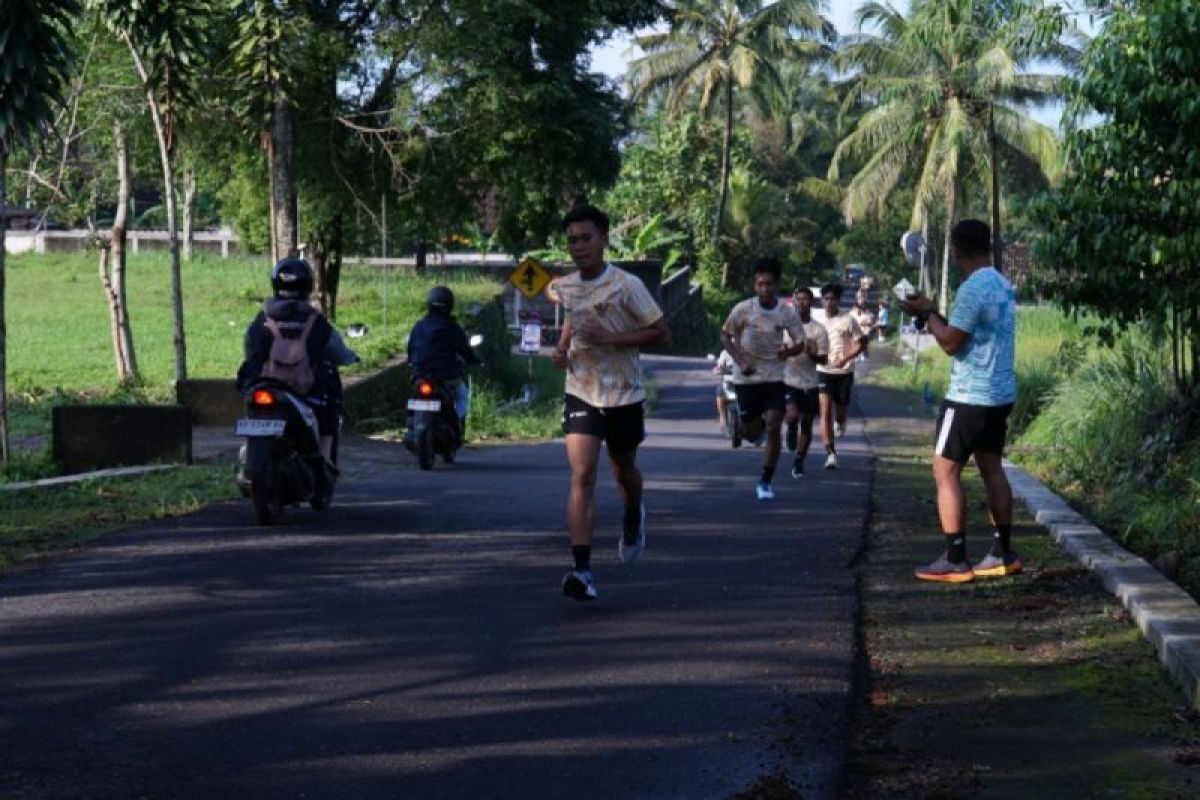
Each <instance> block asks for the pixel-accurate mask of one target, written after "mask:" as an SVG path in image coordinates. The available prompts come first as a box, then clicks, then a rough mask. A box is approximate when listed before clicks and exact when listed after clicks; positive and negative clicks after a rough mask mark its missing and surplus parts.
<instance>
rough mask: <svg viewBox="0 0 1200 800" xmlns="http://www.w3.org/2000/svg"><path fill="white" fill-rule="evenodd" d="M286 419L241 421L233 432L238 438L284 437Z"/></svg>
mask: <svg viewBox="0 0 1200 800" xmlns="http://www.w3.org/2000/svg"><path fill="white" fill-rule="evenodd" d="M286 427H287V420H284V419H239V420H238V421H237V425H236V426H235V427H234V429H233V432H234V434H235V435H237V436H283V429H284V428H286Z"/></svg>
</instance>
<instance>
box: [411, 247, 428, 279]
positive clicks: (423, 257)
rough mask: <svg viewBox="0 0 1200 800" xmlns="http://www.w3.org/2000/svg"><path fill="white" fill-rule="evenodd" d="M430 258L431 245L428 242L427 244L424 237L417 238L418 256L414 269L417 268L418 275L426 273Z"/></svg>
mask: <svg viewBox="0 0 1200 800" xmlns="http://www.w3.org/2000/svg"><path fill="white" fill-rule="evenodd" d="M428 260H429V246H428V245H427V244H425V240H424V239H418V240H417V258H416V263H415V266H414V267H413V269H415V270H416V271H417V274H418V275H424V274H425V266H426V262H427V261H428Z"/></svg>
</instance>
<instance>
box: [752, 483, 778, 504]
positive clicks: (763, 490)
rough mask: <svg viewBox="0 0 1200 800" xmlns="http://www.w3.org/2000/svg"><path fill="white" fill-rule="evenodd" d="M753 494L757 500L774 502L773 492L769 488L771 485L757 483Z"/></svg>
mask: <svg viewBox="0 0 1200 800" xmlns="http://www.w3.org/2000/svg"><path fill="white" fill-rule="evenodd" d="M754 493H755V494H756V495H758V499H759V500H774V499H775V490H774V489H772V488H771V484H769V483H765V482H759V484H758V486H756V487H754Z"/></svg>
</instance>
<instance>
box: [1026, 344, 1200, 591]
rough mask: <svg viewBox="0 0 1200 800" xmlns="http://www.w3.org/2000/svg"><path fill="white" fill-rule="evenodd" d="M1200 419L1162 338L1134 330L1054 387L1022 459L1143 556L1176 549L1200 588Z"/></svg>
mask: <svg viewBox="0 0 1200 800" xmlns="http://www.w3.org/2000/svg"><path fill="white" fill-rule="evenodd" d="M1198 421H1200V420H1198V419H1197V416H1196V409H1195V407H1194V402H1189V401H1187V400H1186V399H1185V398H1181V397H1180V396H1179V394H1178V393H1177V391H1176V389H1175V385H1174V382H1173V380H1172V377H1171V372H1170V367H1169V365H1168V363H1167V362H1166V360H1165V358H1164V352H1163V347H1162V344H1161V342H1160V341H1159V340H1157V339H1156V338H1154V337H1152V336H1150V335H1148V334H1146V333H1144V332H1141V331H1133V332H1130V333H1129V334H1127V335H1126V336H1124V337H1122V338H1121V339H1120V340H1119V341H1118V343H1117V345H1116V346H1115V347H1114V348H1112V349H1097V350H1095V351H1093V352H1092V353H1091V354H1090V355H1089V357H1088V358H1087V360H1086V361H1085V362H1084V363H1083V364H1082V365H1081V366H1080V367H1079V368H1078V369H1077V370H1076V371H1075V372H1074V373H1073V374H1072V375H1070V376H1068V377H1066V378H1064V379H1063V380H1062V381H1061V382H1060V383H1059V384H1058V385H1057V386H1056V387H1055V389H1054V391H1053V392H1052V393H1051V395H1050V398H1049V402H1048V404H1047V405H1046V408H1045V409H1044V410H1043V411H1042V413H1041V414H1040V415H1039V417H1038V418H1037V420H1035V421H1034V423H1033V425H1031V426H1030V428H1029V431H1028V432H1027V433H1026V435H1025V437H1024V439H1023V440H1022V441H1023V442H1024V443H1029V444H1032V445H1035V446H1036V447H1037V450H1035V451H1034V452H1032V453H1029V454H1025V455H1020V456H1018V458H1019V459H1020V460H1021V463H1022V464H1024V465H1026V466H1028V467H1029V468H1030V469H1031V470H1032V471H1034V472H1035V473H1036V474H1038V475H1039V476H1040V477H1042V478H1043V479H1045V480H1047V481H1048V482H1049V483H1051V485H1052V486H1053V487H1054V488H1055V489H1057V490H1058V491H1060V492H1062V493H1064V494H1066V495H1067V496H1068V497H1070V498H1071V499H1072V500H1073V501H1075V502H1076V503H1078V504H1080V505H1082V506H1084V507H1085V508H1086V509H1087V510H1088V511H1089V513H1091V514H1092V516H1094V517H1096V518H1097V521H1098V522H1100V524H1102V525H1105V526H1106V527H1108V528H1110V529H1111V530H1113V531H1114V532H1116V533H1117V535H1118V536H1120V537H1121V539H1122V540H1123V541H1124V542H1125V544H1127V545H1128V546H1129V547H1130V548H1131V549H1133V550H1135V551H1136V552H1138V553H1139V554H1140V555H1143V556H1145V557H1147V558H1151V559H1154V558H1156V557H1160V556H1164V555H1167V554H1170V555H1171V556H1172V558H1171V562H1172V563H1173V564H1175V566H1174V567H1173V568H1172V569H1173V570H1174V571H1177V572H1178V574H1177V575H1176V576H1175V577H1177V578H1179V580H1180V581H1181V582H1182V583H1183V584H1184V585H1185V586H1186V587H1187V588H1189V590H1191V591H1192V592H1193V593H1194V594H1198V595H1200V439H1198V438H1197V437H1196V433H1197V422H1198Z"/></svg>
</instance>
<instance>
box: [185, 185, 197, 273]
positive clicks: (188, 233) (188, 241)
mask: <svg viewBox="0 0 1200 800" xmlns="http://www.w3.org/2000/svg"><path fill="white" fill-rule="evenodd" d="M195 227H196V171H195V170H193V169H191V168H190V167H189V168H188V169H187V171H186V172H185V173H184V174H183V259H184V261H191V260H192V244H193V241H194V239H195V233H196V231H195Z"/></svg>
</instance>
